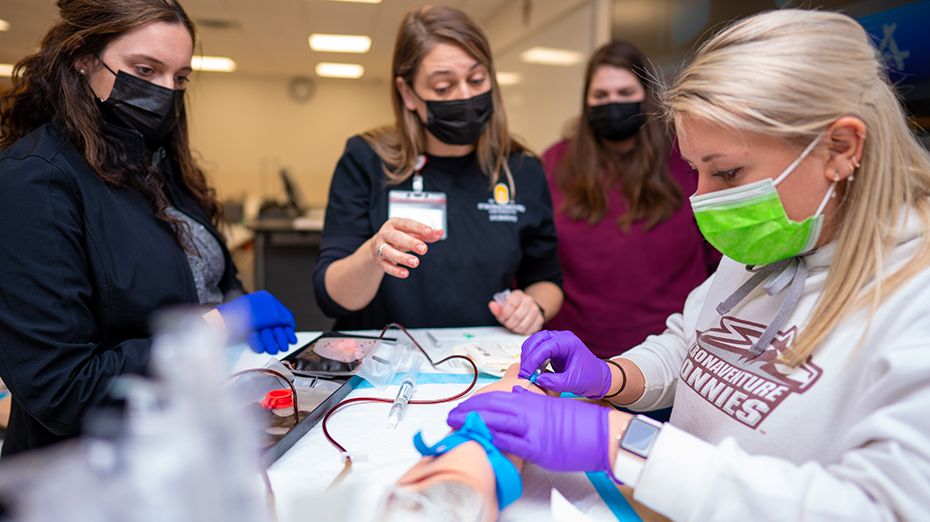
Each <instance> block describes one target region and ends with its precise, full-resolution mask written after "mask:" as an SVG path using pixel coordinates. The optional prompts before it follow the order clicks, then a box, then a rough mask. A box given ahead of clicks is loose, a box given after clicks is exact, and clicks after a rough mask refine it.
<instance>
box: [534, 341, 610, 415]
mask: <svg viewBox="0 0 930 522" xmlns="http://www.w3.org/2000/svg"><path fill="white" fill-rule="evenodd" d="M546 359H550V363H551V364H552V369H553V370H555V373H542V374H540V375H539V377H537V378H536V385H537V386H539V387H540V388H545V389H547V390H552V391H557V392H568V393H573V394H575V395H578V396H581V397H587V398H589V399H600V398H603V397H604V396H605V395H607V392H609V391H610V365H609V364H607V363H606V362H604V361H603V360H601V359H598V358H597V356H595V355H594V354H593V353H591V350H588V347H587V346H585V345H584V343H583V342H581V339H579V338H578V336H576V335H575V334H573V333H571V332H556V331H552V330H543V331H540V332H536V333H535V334H533V335H531V336H530V338H529V339H527V340H526V341H525V342H524V343H523V351H522V353H521V354H520V372H519V373H518V374H517V376H518V377H520V378H521V379H529V378H530V377H532V376H533V373H535V372H536V370H537V369H538V368H539V366H540V365H541V364H542V363H543V362H544V361H545V360H546Z"/></svg>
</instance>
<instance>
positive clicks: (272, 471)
mask: <svg viewBox="0 0 930 522" xmlns="http://www.w3.org/2000/svg"><path fill="white" fill-rule="evenodd" d="M355 333H360V334H366V335H377V334H378V333H380V332H378V331H374V332H355ZM411 334H412V335H413V336H414V338H416V340H417V341H418V342H419V343H420V345H421V346H422V347H423V348H424V349H425V350H426V351H427V353H428V354H429V355H430V357H431V358H432V359H433V360H434V361H437V360H439V359H441V358H443V357H446V356H447V355H451V353H452V349H453V348H454V347H455V346H457V345H461V344H466V343H475V342H492V343H515V344H518V345H519V344H522V342H523V340H524V339H525V337H522V336H518V335H515V334H513V333H510V332H509V331H507V330H506V329H504V328H502V327H480V328H448V329H433V328H431V329H420V330H412V331H411ZM318 335H319V332H300V333H298V334H297V337H298V344H297V345H296V346H295V347H294V348H296V347H300V346H303V345H304V344H306V343H307V342H309V341H310V340H312V339H313V338H315V337H316V336H318ZM389 335H390V336H391V337H396V338H398V339H405V335H404V334H403V332H401V331H400V330H392V331H391V332H389ZM286 355H287V353H284V354H279V355H278V358H281V357H284V356H286ZM269 357H270V356H268V355H266V354H255V353H252V352H251V351H249V350H243V352H242V353H241V355H240V357H239V359H238V361H237V362H236V364H235V368H234V369H235V370H236V371H238V370H242V369H245V368H255V367H260V366H263V365H264V364H265V363H266V362H268V358H269ZM456 366H457V365H456ZM423 371H424V372H427V371H429V370H427V369H424V370H423ZM466 373H468V374H470V368H468V369H466V368H463V367H455V368H451V369H450V370H449V372H448V374H445V373H443V374H434V375H432V376H431V378H430V379H422V378H421V379H420V384H419V386H418V388H417V392H416V395H415V398H417V399H425V398H440V397H448V396H452V395H454V394H456V393H459V392H461V391H462V390H463V389H464V388H465V387H466V386H467V385H468V383H469V382H470V381H471V379H470V378H468V376H467V375H464V374H466ZM424 381H425V383H424ZM493 381H494V378H492V377H489V376H482V378H481V379H480V380H479V382H478V385H477V386H476V389H477V388H480V387H481V386H485V385H487V384H488V383H490V382H493ZM397 390H398V386H396V385H393V386H388V387H387V388H386V389H384V390H376V389H374V388H372V387H370V386H368V385H367V383H366V384H363V385H362V386H360V387H358V388H356V389H355V390H354V391H352V392H351V393H350V394H349V396H348V397H347V398H354V397H384V398H391V399H393V398H394V396H396V395H397ZM460 400H464V399H460ZM456 404H458V401H456V402H450V403H441V404H431V405H411V406H410V407H409V408H408V409H407V412H406V414H405V415H404V417H403V420H402V421H401V422H400V423H399V424H398V426H397V428H396V429H394V430H389V429H388V428H387V417H388V410H389V409H390V406H391V405H390V404H386V403H362V404H353V405H350V406H347V407H346V408H345V409H344V410H341V411H339V412H338V413H336V414H334V415H333V417H332V418H331V420H330V421H329V423H328V424H327V426H328V428H329V430H330V433H331V434H332V436H333V437H334V438H335V439H336V440H337V441H338V442H339V443H340V444H342V445H343V446H345V447H346V449H347V450H348V451H349V453H351V454H353V455H354V458H353V466H352V471H351V473H350V474H349V475H348V476H347V478H346V479H345V480H344V481H343V483H342V485H341V486H340V487H339V488H337V489H335V490H329V491H325V490H326V488H327V487H328V486H329V485H330V483H332V481H333V480H334V479H335V478H336V476H337V475H338V474H339V472H340V471H342V469H343V464H342V460H341V457H340V452H339V450H338V449H336V447H334V446H333V445H332V444H330V443H329V441H327V440H326V438H325V436H324V434H323V430H322V427H321V426H320V425H319V424H318V425H316V426H314V427H313V428H312V429H311V430H310V431H309V432H307V434H306V435H304V436H303V438H301V439H300V440H299V441H298V442H297V443H296V444H295V445H294V446H292V447H291V449H290V450H288V451H287V452H286V453H285V454H284V455H282V456H281V457H280V458H279V459H278V460H277V461H276V462H275V463H274V464H273V465H272V466H271V467H270V468H269V470H268V476H269V478H270V480H271V483H272V487H273V489H274V493H275V496H276V507H277V515H278V520H279V521H281V522H287V521H297V520H311V519H312V520H321V521H324V520H325V521H328V520H358V521H363V522H367V521H371V520H374V516H375V513H376V512H377V507H378V503H379V501H380V500H381V497H382V495H383V493H384V492H385V491H386V490H387V488H389V487H390V486H391V485H392V484H393V483H394V482H396V481H397V479H398V478H400V476H401V475H403V474H404V473H405V472H406V471H407V470H408V469H410V467H412V466H413V465H414V464H415V463H416V462H417V461H418V460H419V459H420V454H419V453H418V452H417V451H416V449H415V448H414V446H413V435H414V434H415V433H417V432H419V431H422V432H423V438H424V441H425V442H426V443H427V444H434V443H435V442H437V441H439V440H440V439H441V438H443V437H444V436H445V435H446V434H447V433H448V432H449V427H448V426H447V425H446V423H445V419H446V416H447V415H448V413H449V411H450V410H451V409H452V408H453V407H455V405H456ZM366 458H367V460H366ZM522 475H523V481H524V494H523V497H521V498H520V500H518V501H517V502H515V503H514V504H512V505H511V506H510V507H508V508H507V509H506V510H504V512H503V513H501V517H500V520H502V521H522V520H527V521H529V520H532V521H534V522H543V521H547V520H556V518H553V515H552V510H551V508H550V500H549V499H550V492H551V489H552V488H555V489H557V490H558V491H559V492H560V493H561V494H562V495H564V496H565V497H566V498H567V499H568V500H569V501H570V502H571V503H572V504H573V505H574V506H575V507H576V508H578V509H580V510H581V511H582V512H585V513H586V514H587V515H588V516H590V517H591V519H592V520H614V521H616V520H617V517H615V516H614V515H613V514H612V513H611V511H610V509H608V507H607V505H606V504H605V503H604V501H603V500H602V499H601V497H600V496H599V495H598V494H597V492H596V491H595V489H594V487H593V486H592V484H591V482H590V481H589V480H588V478H587V477H586V476H585V475H584V474H583V473H550V472H547V471H545V470H543V469H541V468H539V467H536V466H534V465H532V464H526V465H525V466H524V469H523V472H522ZM324 491H325V493H324ZM308 517H309V518H308ZM559 518H560V519H561V517H559Z"/></svg>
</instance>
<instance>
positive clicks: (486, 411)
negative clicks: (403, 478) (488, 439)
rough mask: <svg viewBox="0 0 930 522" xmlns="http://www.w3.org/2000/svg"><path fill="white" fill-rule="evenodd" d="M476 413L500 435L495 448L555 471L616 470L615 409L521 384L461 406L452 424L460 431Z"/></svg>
mask: <svg viewBox="0 0 930 522" xmlns="http://www.w3.org/2000/svg"><path fill="white" fill-rule="evenodd" d="M472 411H476V412H478V415H480V416H481V420H483V421H484V423H485V425H487V427H488V428H490V429H491V432H492V433H493V434H494V441H493V442H494V445H495V446H496V447H497V448H498V449H500V450H501V451H503V452H505V453H510V454H512V455H516V456H517V457H520V458H522V459H525V460H528V461H530V462H533V463H535V464H537V465H538V466H541V467H543V468H546V469H549V470H552V471H607V470H610V468H611V466H610V449H609V447H608V439H609V438H610V424H609V422H608V414H609V409H608V408H604V407H601V406H598V405H596V404H591V403H587V402H583V401H579V400H574V399H562V398H558V397H548V396H546V395H539V394H536V393H533V392H530V391H527V390H526V389H525V388H521V387H520V386H514V387H513V393H507V392H488V393H482V394H480V395H476V396H474V397H472V398H471V399H468V400H467V401H465V402H463V403H462V404H459V405H458V406H456V407H455V409H453V410H452V411H451V412H449V418H448V419H447V420H446V422H447V423H448V424H449V426H452V427H453V428H456V429H458V428H459V427H461V426H462V424H464V423H465V418H466V417H467V416H468V414H469V413H470V412H472Z"/></svg>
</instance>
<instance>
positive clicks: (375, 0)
mask: <svg viewBox="0 0 930 522" xmlns="http://www.w3.org/2000/svg"><path fill="white" fill-rule="evenodd" d="M329 1H330V2H352V3H353V4H380V3H381V0H329Z"/></svg>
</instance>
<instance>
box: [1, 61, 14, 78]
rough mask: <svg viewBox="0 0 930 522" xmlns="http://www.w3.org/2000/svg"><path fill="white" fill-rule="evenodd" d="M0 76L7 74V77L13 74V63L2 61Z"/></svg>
mask: <svg viewBox="0 0 930 522" xmlns="http://www.w3.org/2000/svg"><path fill="white" fill-rule="evenodd" d="M0 76H5V77H7V78H9V77H11V76H13V64H12V63H0Z"/></svg>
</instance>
